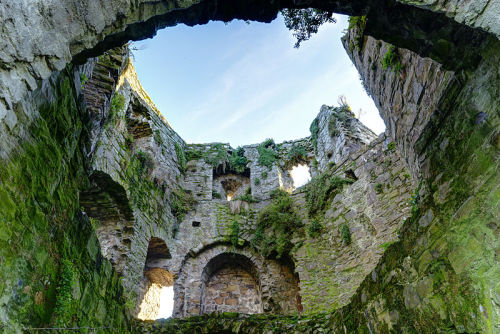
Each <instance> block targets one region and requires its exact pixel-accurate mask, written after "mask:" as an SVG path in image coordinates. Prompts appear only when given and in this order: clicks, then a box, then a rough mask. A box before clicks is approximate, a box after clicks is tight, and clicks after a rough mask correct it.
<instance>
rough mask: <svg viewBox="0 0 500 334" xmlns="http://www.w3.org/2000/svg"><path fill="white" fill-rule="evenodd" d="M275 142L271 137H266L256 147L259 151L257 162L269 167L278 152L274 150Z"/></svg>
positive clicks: (271, 165) (274, 160)
mask: <svg viewBox="0 0 500 334" xmlns="http://www.w3.org/2000/svg"><path fill="white" fill-rule="evenodd" d="M275 147H276V144H275V143H274V140H272V139H266V140H265V141H264V142H263V143H262V144H260V145H259V146H258V147H257V151H258V152H259V164H261V165H262V166H266V167H267V168H269V169H271V168H272V167H273V164H274V163H275V162H276V159H277V158H278V152H276V150H275Z"/></svg>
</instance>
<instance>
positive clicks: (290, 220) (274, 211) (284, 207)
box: [251, 189, 302, 259]
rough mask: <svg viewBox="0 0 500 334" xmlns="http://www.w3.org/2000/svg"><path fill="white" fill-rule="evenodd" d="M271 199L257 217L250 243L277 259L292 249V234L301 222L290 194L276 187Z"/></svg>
mask: <svg viewBox="0 0 500 334" xmlns="http://www.w3.org/2000/svg"><path fill="white" fill-rule="evenodd" d="M271 199H272V203H271V204H270V205H268V206H267V207H266V208H264V209H263V210H262V211H261V212H260V213H259V215H258V217H257V229H256V231H255V234H254V237H253V239H252V241H251V244H252V245H253V246H254V247H256V248H260V249H261V251H262V253H263V255H264V256H266V257H269V256H276V258H278V259H279V258H281V256H283V254H285V253H288V252H289V251H290V250H291V249H292V247H293V245H292V243H291V239H292V235H293V233H294V231H296V230H297V229H298V228H300V227H301V226H302V223H301V221H300V218H299V216H298V214H297V212H296V209H295V205H294V202H293V200H292V198H291V197H290V194H288V193H287V192H285V191H283V190H280V189H276V190H273V191H272V192H271Z"/></svg>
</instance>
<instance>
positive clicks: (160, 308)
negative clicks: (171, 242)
mask: <svg viewBox="0 0 500 334" xmlns="http://www.w3.org/2000/svg"><path fill="white" fill-rule="evenodd" d="M171 258H172V256H171V255H170V252H169V250H168V247H167V245H166V243H165V241H163V240H162V239H160V238H155V237H153V238H151V240H150V241H149V245H148V253H147V256H146V263H145V265H144V277H143V281H142V284H143V289H142V291H143V297H142V301H141V304H140V306H139V314H138V315H137V317H138V318H139V319H141V320H156V319H161V318H168V317H170V316H171V315H172V311H173V305H174V292H173V291H174V290H173V287H174V278H175V277H174V275H173V274H172V273H171V272H169V271H168V270H166V269H165V265H166V261H167V260H169V259H171Z"/></svg>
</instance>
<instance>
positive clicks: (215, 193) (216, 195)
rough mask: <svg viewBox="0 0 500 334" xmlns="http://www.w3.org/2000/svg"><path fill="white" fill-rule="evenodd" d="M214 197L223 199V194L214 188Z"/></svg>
mask: <svg viewBox="0 0 500 334" xmlns="http://www.w3.org/2000/svg"><path fill="white" fill-rule="evenodd" d="M212 198H217V199H221V198H222V195H221V194H220V193H218V192H217V191H215V190H212Z"/></svg>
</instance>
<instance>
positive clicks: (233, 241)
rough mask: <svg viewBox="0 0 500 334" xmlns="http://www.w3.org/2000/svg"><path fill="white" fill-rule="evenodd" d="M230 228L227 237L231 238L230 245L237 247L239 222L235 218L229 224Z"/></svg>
mask: <svg viewBox="0 0 500 334" xmlns="http://www.w3.org/2000/svg"><path fill="white" fill-rule="evenodd" d="M230 230H231V231H230V234H229V238H230V239H231V245H233V247H237V246H238V240H239V238H240V223H239V222H238V220H237V219H234V220H233V223H232V224H231V226H230Z"/></svg>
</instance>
